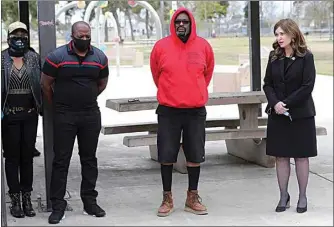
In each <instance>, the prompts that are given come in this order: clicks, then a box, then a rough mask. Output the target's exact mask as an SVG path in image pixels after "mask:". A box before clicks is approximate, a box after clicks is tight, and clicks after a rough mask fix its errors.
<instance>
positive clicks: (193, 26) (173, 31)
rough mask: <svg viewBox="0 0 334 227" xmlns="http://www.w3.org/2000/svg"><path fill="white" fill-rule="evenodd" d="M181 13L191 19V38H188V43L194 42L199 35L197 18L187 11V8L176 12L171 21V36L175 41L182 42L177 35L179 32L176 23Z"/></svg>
mask: <svg viewBox="0 0 334 227" xmlns="http://www.w3.org/2000/svg"><path fill="white" fill-rule="evenodd" d="M181 13H186V14H187V15H188V17H189V20H190V25H189V27H190V31H189V38H188V41H189V40H193V39H194V38H195V37H196V36H197V33H196V22H195V18H194V16H193V14H192V13H191V12H190V11H189V10H188V9H187V8H184V7H181V8H179V9H178V10H176V12H175V13H174V14H173V16H172V19H171V22H170V32H171V36H172V37H173V39H176V40H179V41H181V40H180V38H179V37H178V35H177V31H176V29H175V21H176V18H177V17H178V16H179V14H181Z"/></svg>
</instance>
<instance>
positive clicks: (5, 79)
mask: <svg viewBox="0 0 334 227" xmlns="http://www.w3.org/2000/svg"><path fill="white" fill-rule="evenodd" d="M7 43H8V48H7V49H5V50H3V51H2V52H1V58H2V61H1V110H2V114H3V118H2V124H1V130H2V131H1V132H2V133H1V134H2V143H3V151H4V153H3V155H4V158H5V172H6V179H7V185H8V189H9V196H10V199H11V206H10V213H11V215H12V216H14V217H16V218H22V217H24V216H29V217H33V216H35V215H36V213H35V211H34V209H33V207H32V204H31V191H32V190H33V189H32V183H33V152H34V150H35V139H36V132H37V122H38V114H40V112H41V87H40V56H39V55H38V54H37V53H36V52H35V51H34V50H33V49H32V48H30V47H29V36H28V30H27V26H26V25H25V24H23V23H21V22H14V23H12V24H10V25H9V27H8V39H7ZM21 201H22V203H21Z"/></svg>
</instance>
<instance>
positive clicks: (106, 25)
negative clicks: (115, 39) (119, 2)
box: [104, 18, 109, 42]
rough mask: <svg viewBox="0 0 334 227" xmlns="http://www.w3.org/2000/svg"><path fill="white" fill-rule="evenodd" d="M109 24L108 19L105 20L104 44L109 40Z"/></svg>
mask: <svg viewBox="0 0 334 227" xmlns="http://www.w3.org/2000/svg"><path fill="white" fill-rule="evenodd" d="M108 33H109V32H108V23H107V18H106V19H105V22H104V42H108V41H109V38H108Z"/></svg>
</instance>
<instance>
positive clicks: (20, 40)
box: [7, 36, 28, 57]
mask: <svg viewBox="0 0 334 227" xmlns="http://www.w3.org/2000/svg"><path fill="white" fill-rule="evenodd" d="M7 43H8V46H9V49H8V53H9V55H10V56H13V57H22V56H23V55H24V53H26V52H27V50H28V38H27V37H15V36H13V37H9V39H8V40H7Z"/></svg>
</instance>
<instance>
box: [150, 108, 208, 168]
mask: <svg viewBox="0 0 334 227" xmlns="http://www.w3.org/2000/svg"><path fill="white" fill-rule="evenodd" d="M205 123H206V112H204V113H203V112H196V113H193V112H191V113H187V112H182V113H179V114H171V115H165V114H158V140H157V144H158V161H159V162H160V163H176V161H177V156H178V153H179V149H180V140H181V134H182V146H183V150H184V154H185V157H186V160H187V161H188V162H192V163H201V162H204V161H205V148H204V147H205Z"/></svg>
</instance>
